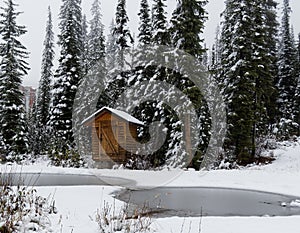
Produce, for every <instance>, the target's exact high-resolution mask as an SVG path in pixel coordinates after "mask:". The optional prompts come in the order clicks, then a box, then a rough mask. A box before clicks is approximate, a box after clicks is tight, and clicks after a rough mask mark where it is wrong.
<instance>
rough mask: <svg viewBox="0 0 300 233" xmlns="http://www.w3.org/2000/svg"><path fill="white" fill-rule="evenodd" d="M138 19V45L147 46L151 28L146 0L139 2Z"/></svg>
mask: <svg viewBox="0 0 300 233" xmlns="http://www.w3.org/2000/svg"><path fill="white" fill-rule="evenodd" d="M138 15H139V17H140V23H139V34H138V39H139V44H143V45H149V44H150V43H151V38H152V27H151V18H150V8H149V4H148V1H147V0H142V1H141V7H140V12H139V13H138Z"/></svg>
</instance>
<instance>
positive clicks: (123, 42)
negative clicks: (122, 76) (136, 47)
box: [114, 0, 133, 70]
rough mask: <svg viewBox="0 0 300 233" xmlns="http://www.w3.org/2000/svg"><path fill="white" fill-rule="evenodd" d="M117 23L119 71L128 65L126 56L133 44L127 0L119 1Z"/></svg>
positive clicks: (115, 31)
mask: <svg viewBox="0 0 300 233" xmlns="http://www.w3.org/2000/svg"><path fill="white" fill-rule="evenodd" d="M115 22H116V26H115V29H114V35H115V36H116V39H117V41H116V43H117V65H118V69H119V70H124V68H126V66H127V65H128V63H127V61H126V57H125V54H126V52H128V49H129V48H130V44H132V43H133V37H132V35H131V33H130V30H129V27H128V25H127V24H128V22H129V18H128V16H127V11H126V0H118V4H117V9H116V19H115Z"/></svg>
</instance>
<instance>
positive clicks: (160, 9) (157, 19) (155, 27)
mask: <svg viewBox="0 0 300 233" xmlns="http://www.w3.org/2000/svg"><path fill="white" fill-rule="evenodd" d="M165 1H166V0H153V5H152V32H153V35H152V36H153V43H154V44H156V45H168V44H170V35H169V33H168V22H167V16H166V14H167V13H166V11H165V7H166V5H165Z"/></svg>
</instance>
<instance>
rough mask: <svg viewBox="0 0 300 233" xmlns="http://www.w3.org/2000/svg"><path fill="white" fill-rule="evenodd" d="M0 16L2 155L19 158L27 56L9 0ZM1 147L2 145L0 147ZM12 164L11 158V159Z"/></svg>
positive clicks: (23, 140) (23, 130)
mask: <svg viewBox="0 0 300 233" xmlns="http://www.w3.org/2000/svg"><path fill="white" fill-rule="evenodd" d="M5 5H6V6H5V7H1V10H2V11H3V12H2V13H1V14H0V16H1V20H0V35H1V37H2V40H1V44H0V59H1V60H0V70H1V73H0V106H1V108H0V135H1V137H2V140H3V142H2V143H0V146H3V145H4V148H2V149H1V150H5V152H6V155H8V154H9V153H13V154H23V153H25V152H26V151H27V148H28V141H27V136H26V135H27V130H26V124H25V110H24V103H23V93H22V91H21V83H22V78H23V76H24V75H26V74H27V71H28V70H29V68H28V63H27V62H26V59H27V58H28V52H27V51H26V48H25V47H24V46H23V45H22V43H21V42H20V41H19V37H20V36H22V35H24V34H25V33H26V28H25V26H20V25H17V17H18V16H19V14H20V12H16V10H15V8H16V6H17V5H16V4H15V3H14V2H13V1H12V0H7V1H5ZM1 144H2V145H1ZM12 159H13V160H16V158H15V157H12Z"/></svg>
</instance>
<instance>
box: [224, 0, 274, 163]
mask: <svg viewBox="0 0 300 233" xmlns="http://www.w3.org/2000/svg"><path fill="white" fill-rule="evenodd" d="M269 2H270V1H258V0H257V1H248V0H239V1H233V0H227V1H226V9H225V11H224V12H223V17H224V22H223V28H222V34H221V41H220V42H221V46H222V47H221V69H220V75H219V79H220V80H219V81H220V82H221V86H222V88H223V91H224V94H225V97H226V101H227V105H228V125H229V129H228V136H227V139H226V143H225V150H226V152H227V153H228V155H231V154H233V155H234V159H235V160H237V161H238V162H239V163H241V164H247V163H250V162H252V161H253V160H254V158H255V155H256V146H257V145H256V139H257V138H258V137H259V136H260V135H261V134H262V133H263V132H264V131H266V128H267V123H268V122H269V116H268V111H267V110H268V108H269V107H270V106H271V105H270V104H269V101H270V98H271V95H272V93H273V92H274V77H273V75H274V73H273V72H274V70H273V67H271V66H272V64H273V63H272V56H271V54H270V47H269V44H268V43H269V40H270V38H274V37H275V35H274V32H273V33H272V34H271V35H270V34H269V33H270V27H271V26H270V22H264V21H263V20H264V19H265V18H266V14H267V13H268V14H269V13H271V10H269V11H268V12H266V8H267V7H270V9H272V11H273V9H274V8H275V7H276V4H275V5H273V6H271V5H268V3H269ZM272 17H273V16H272ZM253 22H255V23H253ZM273 23H274V22H273V21H272V24H273ZM272 44H274V42H272Z"/></svg>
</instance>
